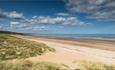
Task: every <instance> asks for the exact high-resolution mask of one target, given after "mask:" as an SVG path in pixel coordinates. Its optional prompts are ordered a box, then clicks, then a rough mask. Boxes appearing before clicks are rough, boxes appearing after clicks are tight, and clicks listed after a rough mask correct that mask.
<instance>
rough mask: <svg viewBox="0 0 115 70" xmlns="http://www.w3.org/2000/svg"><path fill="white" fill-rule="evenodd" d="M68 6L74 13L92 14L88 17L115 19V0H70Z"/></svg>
mask: <svg viewBox="0 0 115 70" xmlns="http://www.w3.org/2000/svg"><path fill="white" fill-rule="evenodd" d="M66 6H67V7H68V9H69V10H70V11H72V12H74V13H85V14H90V15H88V16H86V17H88V18H93V19H98V20H114V19H115V0H68V2H66ZM114 21H115V20H114Z"/></svg>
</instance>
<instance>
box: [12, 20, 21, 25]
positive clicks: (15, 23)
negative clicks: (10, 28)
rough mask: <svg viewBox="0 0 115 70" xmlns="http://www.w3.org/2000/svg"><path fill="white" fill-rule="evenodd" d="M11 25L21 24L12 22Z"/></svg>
mask: <svg viewBox="0 0 115 70" xmlns="http://www.w3.org/2000/svg"><path fill="white" fill-rule="evenodd" d="M10 24H11V25H17V24H19V22H14V21H11V22H10Z"/></svg>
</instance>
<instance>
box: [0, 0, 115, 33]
mask: <svg viewBox="0 0 115 70" xmlns="http://www.w3.org/2000/svg"><path fill="white" fill-rule="evenodd" d="M0 30H4V31H14V32H22V33H38V34H115V1H114V0H0Z"/></svg>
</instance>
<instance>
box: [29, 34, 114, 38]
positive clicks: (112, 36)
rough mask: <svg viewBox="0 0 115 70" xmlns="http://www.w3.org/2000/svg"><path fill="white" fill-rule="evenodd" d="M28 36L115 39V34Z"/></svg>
mask: <svg viewBox="0 0 115 70" xmlns="http://www.w3.org/2000/svg"><path fill="white" fill-rule="evenodd" d="M29 35H32V36H45V37H51V38H58V37H59V38H73V39H77V38H84V37H90V38H108V39H115V34H36V33H31V34H29Z"/></svg>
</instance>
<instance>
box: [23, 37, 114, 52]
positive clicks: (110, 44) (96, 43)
mask: <svg viewBox="0 0 115 70" xmlns="http://www.w3.org/2000/svg"><path fill="white" fill-rule="evenodd" d="M23 36H26V37H28V36H29V37H32V38H35V39H36V38H37V39H40V40H46V41H52V42H58V43H63V44H71V45H79V46H85V47H92V48H99V49H104V50H110V51H115V39H103V38H90V37H86V38H85V37H84V38H78V39H74V38H66V37H49V36H33V35H23Z"/></svg>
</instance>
